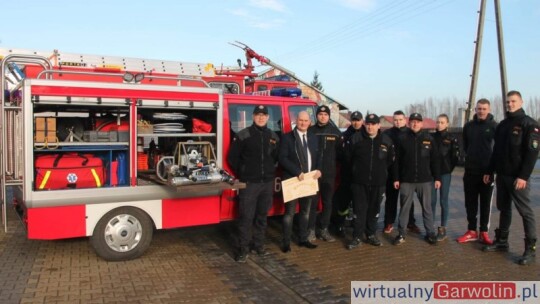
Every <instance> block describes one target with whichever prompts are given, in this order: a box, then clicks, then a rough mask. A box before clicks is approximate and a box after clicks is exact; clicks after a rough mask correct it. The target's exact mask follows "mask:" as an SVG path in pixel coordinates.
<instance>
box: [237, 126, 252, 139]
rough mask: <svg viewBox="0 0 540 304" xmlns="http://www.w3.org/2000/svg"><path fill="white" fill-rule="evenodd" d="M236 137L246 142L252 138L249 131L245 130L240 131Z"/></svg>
mask: <svg viewBox="0 0 540 304" xmlns="http://www.w3.org/2000/svg"><path fill="white" fill-rule="evenodd" d="M236 136H237V137H238V139H240V140H245V139H247V138H249V137H250V136H251V134H250V133H249V129H248V128H245V129H242V130H240V131H239V132H238V133H236Z"/></svg>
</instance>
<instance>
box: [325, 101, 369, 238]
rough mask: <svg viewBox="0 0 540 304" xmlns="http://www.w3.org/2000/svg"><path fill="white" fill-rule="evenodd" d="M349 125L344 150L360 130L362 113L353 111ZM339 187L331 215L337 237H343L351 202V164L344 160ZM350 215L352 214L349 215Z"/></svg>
mask: <svg viewBox="0 0 540 304" xmlns="http://www.w3.org/2000/svg"><path fill="white" fill-rule="evenodd" d="M350 118H351V125H350V126H349V127H348V128H347V130H345V132H343V146H344V147H345V149H346V146H347V145H348V143H349V141H350V139H351V138H352V137H353V135H354V134H356V133H359V132H360V131H361V130H362V125H363V124H364V119H363V116H362V113H361V112H359V111H354V112H352V114H351V117H350ZM339 176H340V181H339V186H338V188H337V190H336V194H335V195H334V202H333V204H332V207H333V208H334V210H333V214H332V225H333V226H334V228H335V232H336V233H337V234H338V235H339V236H345V229H344V228H345V227H344V225H345V218H346V217H347V215H349V209H350V206H351V201H352V193H351V178H352V172H351V163H350V162H348V161H347V160H346V159H344V158H343V159H341V166H340V167H339ZM350 215H352V214H350Z"/></svg>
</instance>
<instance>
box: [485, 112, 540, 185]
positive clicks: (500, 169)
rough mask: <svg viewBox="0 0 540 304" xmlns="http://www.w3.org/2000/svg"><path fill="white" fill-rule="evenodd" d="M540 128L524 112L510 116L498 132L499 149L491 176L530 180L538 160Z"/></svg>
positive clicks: (490, 167) (493, 158)
mask: <svg viewBox="0 0 540 304" xmlns="http://www.w3.org/2000/svg"><path fill="white" fill-rule="evenodd" d="M539 149H540V127H539V126H538V123H537V122H536V121H535V120H534V119H532V118H531V117H529V116H527V115H525V111H523V109H519V110H517V111H516V112H514V113H507V116H506V118H505V119H504V120H503V121H501V123H500V124H499V125H498V126H497V129H496V130H495V147H493V154H492V155H491V162H490V166H489V170H488V172H487V174H493V173H494V172H496V173H497V174H500V175H506V176H512V177H519V178H521V179H523V180H528V179H529V177H530V176H531V173H532V171H533V169H534V165H535V163H536V160H537V159H538V150H539Z"/></svg>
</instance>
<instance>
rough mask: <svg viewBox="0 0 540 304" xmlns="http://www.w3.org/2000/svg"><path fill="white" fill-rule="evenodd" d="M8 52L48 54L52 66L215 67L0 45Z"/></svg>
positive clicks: (174, 70) (192, 72)
mask: <svg viewBox="0 0 540 304" xmlns="http://www.w3.org/2000/svg"><path fill="white" fill-rule="evenodd" d="M9 54H23V55H37V56H42V57H45V58H47V59H48V60H49V61H50V62H51V63H52V66H55V67H61V66H65V67H78V68H92V69H99V68H104V69H119V70H124V71H138V72H144V73H165V74H173V75H178V76H193V77H214V76H215V70H214V66H213V64H211V63H193V62H183V61H167V60H157V59H143V58H130V57H121V56H101V55H87V54H71V53H62V52H60V51H58V50H54V51H53V52H43V51H32V50H26V49H6V48H0V58H1V56H7V55H9Z"/></svg>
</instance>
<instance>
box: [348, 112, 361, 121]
mask: <svg viewBox="0 0 540 304" xmlns="http://www.w3.org/2000/svg"><path fill="white" fill-rule="evenodd" d="M351 120H362V113H361V112H360V111H354V112H352V114H351Z"/></svg>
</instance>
